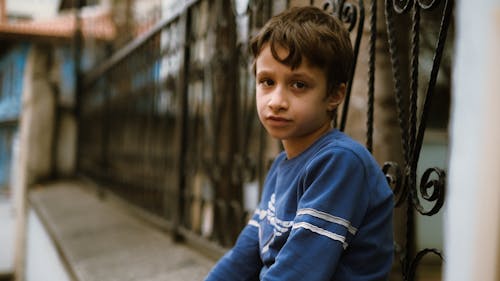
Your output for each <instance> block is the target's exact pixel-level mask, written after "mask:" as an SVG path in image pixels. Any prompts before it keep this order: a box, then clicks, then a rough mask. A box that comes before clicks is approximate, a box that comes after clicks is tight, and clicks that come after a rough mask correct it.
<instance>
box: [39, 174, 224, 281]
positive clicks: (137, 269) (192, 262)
mask: <svg viewBox="0 0 500 281" xmlns="http://www.w3.org/2000/svg"><path fill="white" fill-rule="evenodd" d="M29 197H30V202H31V205H32V207H33V208H34V209H35V211H36V212H37V214H38V216H39V217H40V218H41V220H42V222H43V223H44V225H45V227H46V229H47V231H48V233H49V234H50V236H51V238H52V240H53V241H54V243H55V244H56V245H55V246H56V248H57V249H58V251H59V253H60V255H61V256H62V259H63V262H64V263H65V265H66V267H67V270H68V272H69V273H70V274H71V275H73V278H74V279H76V280H78V281H94V280H95V281H108V280H120V281H124V280H140V281H156V280H193V281H195V280H203V277H204V276H205V275H206V274H207V273H208V271H209V270H210V268H211V267H212V266H213V265H214V263H215V261H214V260H212V259H209V258H207V257H205V256H202V255H201V254H199V253H198V252H196V251H194V250H192V249H190V248H189V247H187V246H185V245H183V244H178V243H174V242H173V241H172V239H171V238H170V236H169V235H167V234H166V233H163V232H161V231H159V229H157V228H154V227H152V226H151V225H150V224H148V223H145V222H143V221H141V220H139V219H138V218H136V217H134V216H132V215H131V214H128V213H127V212H125V211H124V210H123V209H120V208H118V207H117V206H116V205H113V204H111V203H109V202H107V201H105V200H99V199H98V197H97V196H96V194H95V193H92V192H91V191H90V189H89V188H87V187H86V186H85V184H84V183H82V182H79V181H61V182H56V183H50V184H44V185H43V186H41V187H40V188H36V189H33V190H32V191H31V192H30V195H29Z"/></svg>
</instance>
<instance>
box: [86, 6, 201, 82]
mask: <svg viewBox="0 0 500 281" xmlns="http://www.w3.org/2000/svg"><path fill="white" fill-rule="evenodd" d="M199 1H200V0H186V1H184V2H182V4H183V6H182V8H179V9H178V10H175V11H174V12H172V14H171V15H169V16H168V17H165V18H163V19H162V20H161V21H159V22H158V23H157V24H156V25H155V26H154V27H153V28H151V29H150V30H148V31H147V32H146V33H144V34H142V35H140V36H139V37H137V38H136V39H134V40H132V42H130V43H129V44H127V45H126V46H125V47H123V48H121V49H120V50H118V51H117V52H116V53H115V54H114V55H113V56H111V57H110V58H109V59H108V60H106V61H104V62H103V63H102V64H100V65H99V66H97V67H96V68H95V69H94V70H92V71H90V72H89V73H88V74H86V75H85V76H84V77H83V86H84V87H86V86H87V85H89V84H91V83H93V82H94V81H95V80H97V79H98V78H99V77H101V76H102V75H103V74H104V73H106V72H107V71H108V70H109V69H110V68H112V67H113V66H115V65H116V64H118V63H119V62H120V61H122V60H124V59H125V58H127V57H128V56H129V55H130V54H131V53H132V52H133V51H135V50H137V49H138V48H139V47H141V46H142V45H144V44H145V43H146V42H147V41H148V40H149V39H151V38H152V37H153V36H155V35H156V34H157V33H159V32H160V31H161V30H162V29H163V28H164V27H165V26H167V25H169V24H170V23H172V22H173V21H174V20H176V19H177V18H178V17H180V16H181V15H182V13H184V12H185V11H186V10H187V9H189V8H191V6H193V5H194V4H196V3H197V2H199Z"/></svg>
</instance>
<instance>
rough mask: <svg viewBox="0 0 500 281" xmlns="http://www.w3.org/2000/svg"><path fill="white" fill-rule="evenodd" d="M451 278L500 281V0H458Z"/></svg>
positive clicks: (448, 229) (448, 236)
mask: <svg viewBox="0 0 500 281" xmlns="http://www.w3.org/2000/svg"><path fill="white" fill-rule="evenodd" d="M455 12H456V42H455V47H456V53H455V59H454V72H453V77H454V79H453V95H452V116H451V117H452V119H451V123H450V126H451V127H450V131H451V154H450V155H451V157H450V171H449V179H448V188H449V192H448V198H447V203H446V213H445V215H446V218H445V254H446V258H445V259H446V261H445V271H444V274H445V280H446V281H461V280H464V281H470V280H481V281H495V280H499V278H500V276H498V269H497V267H498V266H499V265H500V263H499V249H500V243H499V240H500V124H499V123H500V0H476V1H470V0H461V1H457V2H456V10H455Z"/></svg>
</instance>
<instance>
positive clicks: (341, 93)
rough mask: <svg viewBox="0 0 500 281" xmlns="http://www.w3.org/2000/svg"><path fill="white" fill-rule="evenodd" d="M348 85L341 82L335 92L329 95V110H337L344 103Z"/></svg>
mask: <svg viewBox="0 0 500 281" xmlns="http://www.w3.org/2000/svg"><path fill="white" fill-rule="evenodd" d="M345 92H346V85H345V83H340V85H338V86H337V87H336V88H335V89H334V92H333V93H330V95H329V96H328V111H332V110H335V109H336V108H337V107H338V106H339V104H341V103H342V101H343V100H344V97H345Z"/></svg>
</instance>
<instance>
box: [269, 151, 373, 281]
mask: <svg viewBox="0 0 500 281" xmlns="http://www.w3.org/2000/svg"><path fill="white" fill-rule="evenodd" d="M364 169H365V168H364V165H363V161H362V160H361V159H359V158H358V157H357V155H356V154H355V153H353V152H351V151H349V150H345V149H338V150H337V149H336V150H333V151H332V150H330V151H329V152H326V153H324V154H320V155H316V156H315V158H314V160H313V161H312V162H311V163H309V164H307V166H306V167H305V174H304V178H303V180H302V189H303V190H302V191H303V194H302V196H301V197H300V199H299V202H298V207H297V214H296V216H295V218H294V222H293V227H292V230H291V232H290V236H289V238H288V240H287V242H286V243H285V245H284V246H283V248H282V249H281V251H280V252H279V254H278V255H277V256H276V260H275V262H274V264H273V265H272V266H271V267H270V268H269V269H268V270H267V271H266V272H265V273H264V274H263V276H262V279H261V280H262V281H277V280H280V281H284V280H294V281H296V280H307V281H319V280H325V281H327V280H331V279H332V276H333V275H334V274H335V271H336V268H337V265H338V263H339V259H340V257H341V255H342V253H343V252H344V250H345V249H347V248H348V247H349V243H350V241H351V240H352V239H353V237H354V236H355V235H356V232H357V231H358V227H359V225H360V224H361V221H362V219H363V217H364V215H365V213H366V210H367V205H368V195H367V193H369V192H367V189H366V172H365V170H364Z"/></svg>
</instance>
